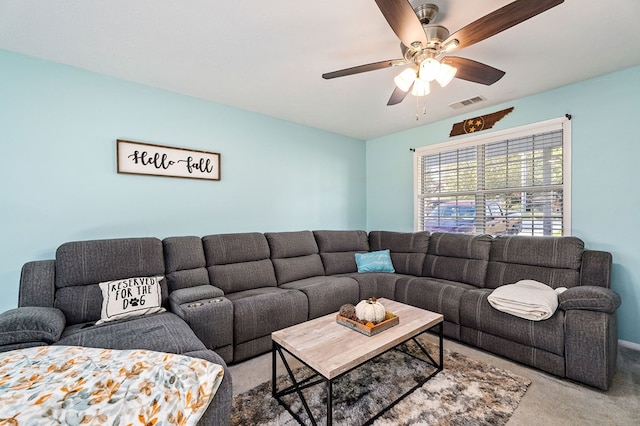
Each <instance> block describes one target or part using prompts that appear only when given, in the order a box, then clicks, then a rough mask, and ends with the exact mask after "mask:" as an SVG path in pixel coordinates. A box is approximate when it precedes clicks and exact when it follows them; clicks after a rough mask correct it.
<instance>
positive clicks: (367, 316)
mask: <svg viewBox="0 0 640 426" xmlns="http://www.w3.org/2000/svg"><path fill="white" fill-rule="evenodd" d="M356 316H357V317H358V319H361V320H364V321H371V322H372V323H378V322H381V321H384V316H385V310H384V306H382V303H380V302H378V301H377V300H376V298H375V297H372V298H371V299H368V300H362V301H361V302H359V303H358V304H357V305H356Z"/></svg>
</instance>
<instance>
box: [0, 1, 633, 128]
mask: <svg viewBox="0 0 640 426" xmlns="http://www.w3.org/2000/svg"><path fill="white" fill-rule="evenodd" d="M398 1H402V0H398ZM531 1H535V0H531ZM427 2H430V3H435V4H436V5H437V6H439V8H440V16H439V18H438V19H437V20H436V22H434V23H436V24H440V25H443V26H445V27H447V28H448V29H449V30H450V31H451V32H452V33H453V32H455V31H457V30H458V29H460V28H462V27H463V26H465V25H467V24H469V23H471V22H472V21H474V20H476V19H478V18H480V17H481V16H483V15H485V14H487V13H489V12H491V11H493V10H495V9H497V8H499V7H502V6H504V5H505V4H507V3H510V0H474V1H468V0H429V1H420V0H412V1H411V3H412V4H413V5H416V4H420V3H427ZM638 18H640V1H638V0H617V1H609V2H607V1H600V0H598V1H595V0H566V1H565V2H564V3H563V4H561V5H559V6H557V7H555V8H553V9H551V10H548V11H547V12H545V13H543V14H541V15H538V16H536V17H534V18H532V19H530V20H528V21H525V22H524V23H522V24H520V25H518V26H516V27H513V28H511V29H509V30H507V31H504V32H502V33H500V34H498V35H496V36H494V37H491V38H489V39H487V40H484V41H482V42H480V43H478V44H475V45H473V46H470V47H468V48H465V49H460V50H458V51H456V53H455V55H456V56H462V57H466V58H469V59H474V60H476V61H480V62H483V63H486V64H488V65H491V66H494V67H496V68H499V69H501V70H503V71H506V75H505V77H503V78H502V79H501V80H500V81H498V82H497V83H496V84H494V85H493V86H483V85H480V84H475V83H470V82H467V81H464V80H459V79H454V81H453V82H452V83H451V84H450V85H449V86H447V87H446V88H440V87H435V88H433V89H432V92H431V94H430V95H429V96H428V97H427V110H428V111H427V115H422V111H421V110H422V106H420V111H419V112H420V119H419V120H418V121H416V102H415V98H414V97H412V96H408V97H407V98H406V99H405V101H404V102H403V103H402V104H400V105H396V106H392V107H388V106H386V103H387V100H388V99H389V96H390V95H391V92H392V91H393V88H394V84H393V77H394V76H395V75H396V74H397V73H398V72H399V71H400V69H399V68H388V69H383V70H378V71H372V72H369V73H363V74H358V75H352V76H348V77H342V78H337V79H333V80H324V79H322V78H321V74H323V73H325V72H329V71H335V70H339V69H342V68H347V67H351V66H356V65H362V64H366V63H370V62H377V61H381V60H386V59H396V58H400V57H401V56H402V55H401V53H400V43H399V41H398V39H397V38H396V36H395V34H394V33H393V31H392V30H391V28H390V27H389V26H388V24H387V22H386V21H385V19H384V17H383V16H382V14H381V13H380V10H379V9H378V8H377V6H376V4H375V2H374V1H372V0H323V1H321V2H311V1H304V0H262V1H224V2H223V1H220V0H218V1H211V0H208V1H207V0H183V1H175V0H137V1H133V0H109V1H104V0H49V1H42V0H0V49H4V50H8V51H13V52H18V53H22V54H26V55H30V56H34V57H38V58H43V59H47V60H50V61H54V62H59V63H63V64H68V65H72V66H76V67H79V68H83V69H87V70H91V71H95V72H99V73H103V74H107V75H111V76H115V77H119V78H123V79H126V80H130V81H134V82H139V83H143V84H146V85H150V86H153V87H158V88H163V89H167V90H171V91H174V92H178V93H182V94H186V95H190V96H195V97H198V98H202V99H207V100H211V101H214V102H218V103H221V104H226V105H230V106H234V107H238V108H242V109H245V110H250V111H255V112H259V113H262V114H266V115H269V116H273V117H278V118H282V119H285V120H289V121H293V122H297V123H301V124H304V125H308V126H312V127H316V128H320V129H324V130H328V131H331V132H335V133H339V134H344V135H348V136H352V137H355V138H359V139H364V140H368V139H372V138H375V137H378V136H382V135H386V134H390V133H394V132H397V131H401V130H404V129H409V128H412V127H416V126H421V125H424V124H427V123H430V122H433V121H438V120H442V119H445V118H448V117H452V116H455V115H459V114H466V113H470V112H472V111H473V110H474V109H478V108H484V107H487V106H491V105H495V104H499V103H503V102H508V101H510V100H514V99H518V98H521V97H523V96H527V95H530V94H534V93H539V92H542V91H545V90H549V89H553V88H556V87H560V86H563V85H566V84H569V83H573V82H576V81H580V80H584V79H588V78H591V77H595V76H598V75H602V74H606V73H609V72H612V71H615V70H619V69H623V68H628V67H631V66H637V65H640V30H638V29H637V25H638ZM478 95H479V96H483V97H485V98H486V99H487V101H485V102H481V103H479V104H476V105H475V106H471V107H467V108H465V109H460V110H454V109H452V108H450V107H449V106H448V105H449V104H451V103H454V102H457V101H460V100H463V99H467V98H470V97H474V96H478Z"/></svg>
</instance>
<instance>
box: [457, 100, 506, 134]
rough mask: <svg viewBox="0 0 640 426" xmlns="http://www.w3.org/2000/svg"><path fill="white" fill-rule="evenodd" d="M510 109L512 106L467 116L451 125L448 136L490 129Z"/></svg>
mask: <svg viewBox="0 0 640 426" xmlns="http://www.w3.org/2000/svg"><path fill="white" fill-rule="evenodd" d="M511 111H513V107H511V108H507V109H503V110H502V111H498V112H494V113H492V114H487V115H481V116H479V117H473V118H467V119H466V120H464V121H461V122H459V123H456V124H454V125H453V127H452V128H451V133H449V137H453V136H459V135H464V134H465V133H476V132H481V131H482V130H487V129H490V128H492V127H493V125H494V124H496V123H497V122H498V121H500V120H501V119H502V118H503V117H504V116H505V115H507V114H509V113H510V112H511Z"/></svg>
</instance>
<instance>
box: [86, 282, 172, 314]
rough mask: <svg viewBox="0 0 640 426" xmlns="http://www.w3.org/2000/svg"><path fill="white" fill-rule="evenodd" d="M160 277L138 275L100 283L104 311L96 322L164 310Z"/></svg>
mask: <svg viewBox="0 0 640 426" xmlns="http://www.w3.org/2000/svg"><path fill="white" fill-rule="evenodd" d="M163 279H164V277H163V276H158V277H136V278H125V279H122V280H115V281H106V282H103V283H100V284H99V285H100V289H101V290H102V313H101V315H100V320H99V321H97V322H96V324H102V323H105V322H108V321H116V320H120V319H123V318H130V317H137V316H142V315H147V314H155V313H158V312H164V311H165V309H164V308H163V307H162V289H161V287H160V281H162V280H163Z"/></svg>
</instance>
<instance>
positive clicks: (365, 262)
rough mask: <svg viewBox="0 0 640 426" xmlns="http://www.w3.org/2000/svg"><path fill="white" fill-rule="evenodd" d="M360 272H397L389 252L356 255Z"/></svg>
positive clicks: (381, 251)
mask: <svg viewBox="0 0 640 426" xmlns="http://www.w3.org/2000/svg"><path fill="white" fill-rule="evenodd" d="M356 264H357V265H358V272H395V271H396V270H395V269H393V264H392V263H391V254H390V252H389V250H388V249H387V250H380V251H372V252H369V253H356Z"/></svg>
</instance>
